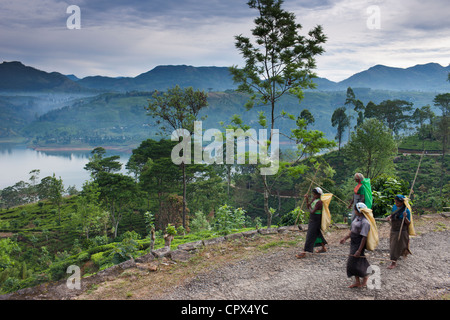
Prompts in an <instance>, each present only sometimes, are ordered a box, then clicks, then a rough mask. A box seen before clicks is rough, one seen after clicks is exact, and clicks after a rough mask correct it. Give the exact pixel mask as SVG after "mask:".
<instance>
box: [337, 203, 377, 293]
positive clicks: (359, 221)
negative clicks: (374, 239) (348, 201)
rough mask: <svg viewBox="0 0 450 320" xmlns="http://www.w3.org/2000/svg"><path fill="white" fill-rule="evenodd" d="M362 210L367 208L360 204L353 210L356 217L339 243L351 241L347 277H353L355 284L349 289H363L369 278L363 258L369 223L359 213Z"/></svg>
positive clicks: (365, 260) (366, 262) (366, 264)
mask: <svg viewBox="0 0 450 320" xmlns="http://www.w3.org/2000/svg"><path fill="white" fill-rule="evenodd" d="M362 209H367V206H366V205H365V204H364V203H361V202H359V203H357V204H356V210H355V213H356V217H355V219H354V220H353V222H352V224H351V228H350V232H349V234H348V235H347V236H345V237H344V238H342V239H341V241H340V243H341V244H344V242H345V241H346V240H347V239H349V238H350V239H351V242H350V255H349V257H348V260H347V276H348V277H349V278H350V277H352V276H354V277H355V282H354V283H353V284H352V285H350V286H349V288H359V287H364V286H366V285H367V280H368V278H369V274H368V272H367V271H368V270H367V269H368V268H369V266H370V264H369V262H368V261H367V259H366V258H365V255H364V251H365V249H366V242H367V236H368V235H369V231H370V222H369V221H368V220H367V219H366V217H365V216H364V214H363V213H362V212H361V210H362ZM369 210H370V209H369ZM361 278H362V282H361Z"/></svg>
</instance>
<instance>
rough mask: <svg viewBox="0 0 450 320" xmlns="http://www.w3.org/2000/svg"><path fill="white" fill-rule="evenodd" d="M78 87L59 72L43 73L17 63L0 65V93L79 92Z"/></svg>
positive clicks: (80, 89) (83, 89)
mask: <svg viewBox="0 0 450 320" xmlns="http://www.w3.org/2000/svg"><path fill="white" fill-rule="evenodd" d="M85 90H86V89H85V88H83V87H81V86H79V85H78V84H77V83H76V82H74V81H72V80H70V79H69V78H67V77H66V76H65V75H63V74H61V73H59V72H51V73H48V72H45V71H41V70H38V69H35V68H33V67H28V66H25V65H23V64H22V63H21V62H19V61H12V62H6V61H5V62H3V63H1V64H0V91H3V92H5V91H8V92H37V91H47V92H48V91H53V92H81V91H85Z"/></svg>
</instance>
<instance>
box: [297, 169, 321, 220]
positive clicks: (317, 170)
mask: <svg viewBox="0 0 450 320" xmlns="http://www.w3.org/2000/svg"><path fill="white" fill-rule="evenodd" d="M319 167H320V164H319V166H318V167H317V169H316V172H315V173H314V179H316V175H317V172H319ZM306 179H308V178H306ZM308 180H310V179H308ZM310 181H311V184H310V185H309V188H308V192H306V194H309V191H311V187H312V185H313V180H310ZM304 204H305V197H303V201H302V205H301V206H300V211H299V213H298V215H297V218H295V225H297V221H298V217H299V216H300V213H301V212H302V210H303V205H304Z"/></svg>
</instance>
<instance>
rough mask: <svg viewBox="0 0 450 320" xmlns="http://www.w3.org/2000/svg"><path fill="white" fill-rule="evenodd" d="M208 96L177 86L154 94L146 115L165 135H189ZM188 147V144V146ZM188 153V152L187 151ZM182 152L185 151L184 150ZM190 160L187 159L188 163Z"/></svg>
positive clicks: (184, 198)
mask: <svg viewBox="0 0 450 320" xmlns="http://www.w3.org/2000/svg"><path fill="white" fill-rule="evenodd" d="M207 97H208V94H206V93H205V92H204V91H200V90H196V91H194V89H193V88H192V87H188V88H185V89H182V88H180V87H179V86H178V85H177V86H175V87H174V88H170V89H168V90H167V92H165V93H162V94H160V93H159V92H155V93H154V94H153V97H152V98H153V99H152V100H151V101H150V103H149V106H148V108H147V110H148V115H150V116H152V117H153V118H157V124H159V125H161V129H162V130H163V131H164V132H165V133H169V134H170V133H172V131H174V130H178V129H185V130H187V131H188V132H189V134H190V135H192V134H193V133H194V122H195V121H197V120H199V113H200V111H201V110H202V109H203V108H205V107H206V106H207V105H208V101H207ZM189 145H190V144H189ZM189 151H190V150H189ZM184 152H186V150H185V149H184ZM185 158H186V155H183V157H182V160H181V164H180V165H181V170H182V173H183V227H184V228H186V183H187V180H186V163H185ZM190 160H191V159H189V161H190Z"/></svg>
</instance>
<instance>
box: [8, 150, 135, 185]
mask: <svg viewBox="0 0 450 320" xmlns="http://www.w3.org/2000/svg"><path fill="white" fill-rule="evenodd" d="M112 155H119V156H120V159H119V161H120V162H121V163H122V171H121V172H122V173H126V171H127V170H126V169H125V164H126V163H127V162H128V159H129V158H130V154H126V153H118V152H112V151H108V152H107V154H106V156H108V157H109V156H112ZM90 156H91V153H90V152H89V151H74V152H68V151H61V152H47V151H46V152H43V151H36V150H33V149H29V148H27V147H26V146H24V145H13V144H0V189H4V188H5V187H8V186H13V185H14V184H16V183H17V182H19V181H25V182H30V181H29V179H30V174H29V173H30V171H32V170H34V169H39V170H40V171H41V172H40V174H39V181H40V180H41V179H42V178H45V177H47V176H52V175H53V173H54V174H55V176H56V177H57V178H59V177H61V179H62V180H63V184H64V187H65V188H67V187H69V186H75V187H76V188H77V190H81V188H82V186H83V183H84V182H85V181H86V180H89V179H90V173H89V172H88V171H86V170H84V169H83V168H84V166H85V165H86V163H88V162H89V157H90Z"/></svg>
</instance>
